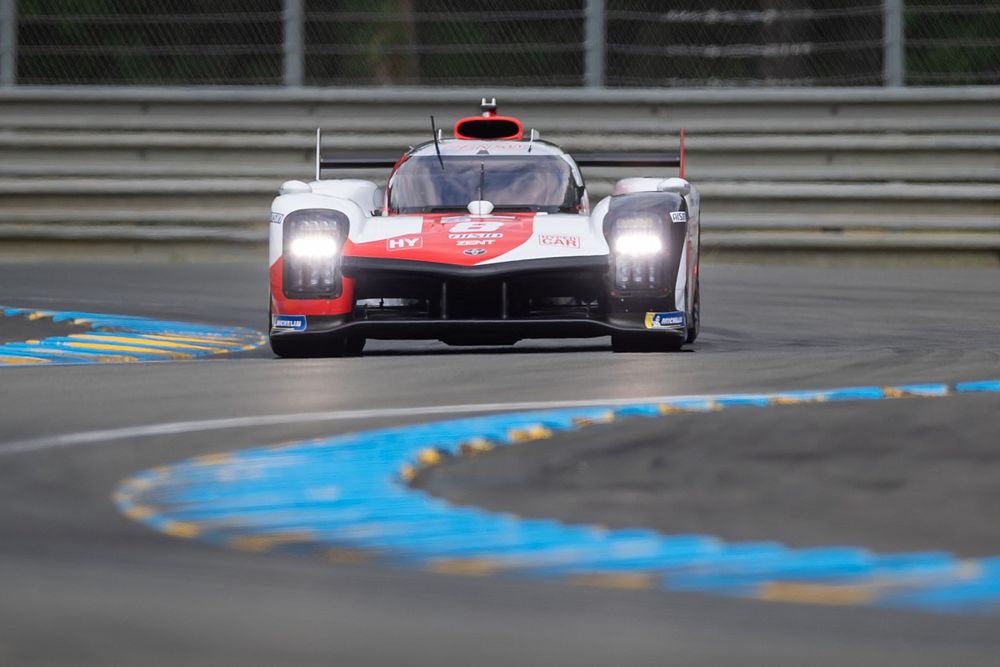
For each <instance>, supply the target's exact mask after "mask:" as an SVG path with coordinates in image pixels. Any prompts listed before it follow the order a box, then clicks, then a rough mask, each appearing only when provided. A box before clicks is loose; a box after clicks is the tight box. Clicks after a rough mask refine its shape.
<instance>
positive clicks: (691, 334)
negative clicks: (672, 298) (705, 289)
mask: <svg viewBox="0 0 1000 667" xmlns="http://www.w3.org/2000/svg"><path fill="white" fill-rule="evenodd" d="M700 330H701V278H700V277H699V278H698V280H697V282H695V284H694V301H693V302H692V304H691V326H689V327H688V334H687V338H686V339H685V340H684V342H685V343H693V342H694V341H695V339H696V338H698V332H699V331H700Z"/></svg>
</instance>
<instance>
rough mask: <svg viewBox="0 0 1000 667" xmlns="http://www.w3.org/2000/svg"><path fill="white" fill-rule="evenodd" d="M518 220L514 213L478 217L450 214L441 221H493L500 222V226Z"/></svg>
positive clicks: (447, 222)
mask: <svg viewBox="0 0 1000 667" xmlns="http://www.w3.org/2000/svg"><path fill="white" fill-rule="evenodd" d="M516 221H517V217H515V216H513V215H490V216H488V217H487V216H482V215H477V216H476V217H472V216H470V215H449V216H447V217H444V218H441V221H440V222H441V224H442V225H454V224H460V223H476V224H479V223H483V222H491V223H494V224H497V223H499V224H498V226H499V225H502V224H503V223H505V222H516ZM452 231H455V229H454V228H453V229H452Z"/></svg>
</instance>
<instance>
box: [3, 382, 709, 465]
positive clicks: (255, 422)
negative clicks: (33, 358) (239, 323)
mask: <svg viewBox="0 0 1000 667" xmlns="http://www.w3.org/2000/svg"><path fill="white" fill-rule="evenodd" d="M715 397H717V395H716V396H646V397H642V396H640V397H635V398H609V399H594V400H577V401H523V402H518V403H463V404H458V405H434V406H423V407H411V408H374V409H370V410H334V411H330V412H299V413H293V414H278V415H258V416H256V417H225V418H218V419H201V420H196V421H177V422H163V423H160V424H146V425H143V426H127V427H122V428H111V429H104V430H97V431H78V432H75V433H63V434H61V435H52V436H43V437H40V438H29V439H27V440H14V441H11V442H7V443H2V444H0V456H3V455H6V454H19V453H22V452H34V451H40V450H44V449H58V448H61V447H72V446H75V445H86V444H93V443H99V442H108V441H110V440H124V439H127V438H148V437H151V436H158V435H179V434H183V433H198V432H201V431H216V430H222V429H233V428H250V427H254V426H276V425H281V424H298V423H306V422H335V421H348V420H355V419H380V418H386V417H421V416H436V415H454V414H472V413H479V412H503V411H509V410H555V409H560V408H586V407H596V406H604V405H607V406H609V407H611V406H616V405H627V404H630V403H659V402H661V401H667V400H687V399H692V400H703V399H706V398H715Z"/></svg>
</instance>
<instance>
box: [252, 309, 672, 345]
mask: <svg viewBox="0 0 1000 667" xmlns="http://www.w3.org/2000/svg"><path fill="white" fill-rule="evenodd" d="M637 332H646V333H648V334H650V335H655V336H663V337H664V339H665V340H666V339H676V340H679V341H683V340H684V338H685V337H686V335H687V333H686V331H685V330H684V329H683V327H677V328H667V327H657V328H655V329H650V328H647V327H646V324H645V314H640V313H636V314H626V315H615V316H612V317H609V318H606V319H582V318H580V319H576V318H573V319H507V320H493V319H489V320H485V319H483V320H479V319H455V320H450V319H449V320H442V319H434V320H429V319H421V320H403V319H399V320H397V319H393V320H357V319H355V320H351V319H348V318H347V317H344V316H329V317H323V316H317V317H308V318H307V323H306V328H305V330H303V331H292V330H282V329H274V328H272V330H271V335H272V336H301V335H303V334H305V335H344V336H359V337H362V338H375V339H382V340H411V339H413V340H415V339H426V340H440V339H452V338H466V337H467V338H470V339H471V338H477V339H483V340H488V339H491V338H496V339H511V340H519V339H523V338H596V337H599V336H610V335H613V334H626V333H633V334H634V333H637Z"/></svg>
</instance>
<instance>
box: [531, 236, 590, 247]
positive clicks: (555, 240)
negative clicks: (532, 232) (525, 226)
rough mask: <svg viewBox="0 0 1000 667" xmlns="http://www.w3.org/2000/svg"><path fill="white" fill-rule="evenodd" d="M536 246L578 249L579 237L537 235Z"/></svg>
mask: <svg viewBox="0 0 1000 667" xmlns="http://www.w3.org/2000/svg"><path fill="white" fill-rule="evenodd" d="M538 245H545V246H557V247H560V248H579V247H580V237H579V236H562V235H560V234H539V235H538Z"/></svg>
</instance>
